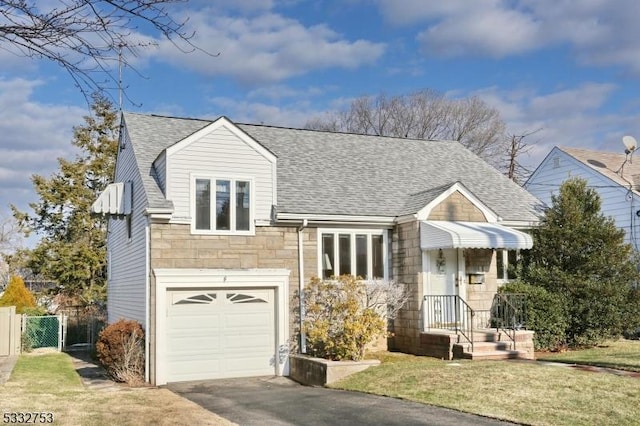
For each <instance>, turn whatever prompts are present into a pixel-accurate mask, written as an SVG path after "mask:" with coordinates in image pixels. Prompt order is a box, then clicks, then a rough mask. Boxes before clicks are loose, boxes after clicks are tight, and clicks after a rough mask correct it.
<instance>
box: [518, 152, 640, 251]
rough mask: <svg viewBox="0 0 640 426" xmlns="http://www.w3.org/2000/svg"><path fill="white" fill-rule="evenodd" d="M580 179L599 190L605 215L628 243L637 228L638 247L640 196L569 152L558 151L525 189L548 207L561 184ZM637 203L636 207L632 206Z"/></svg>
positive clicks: (551, 154)
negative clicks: (620, 230)
mask: <svg viewBox="0 0 640 426" xmlns="http://www.w3.org/2000/svg"><path fill="white" fill-rule="evenodd" d="M573 177H579V178H583V179H585V180H586V181H587V185H588V186H589V187H590V188H593V189H595V190H596V191H597V192H598V194H599V195H600V199H601V201H602V213H603V214H604V215H605V216H610V217H612V218H613V219H614V221H615V223H616V226H618V228H621V229H623V230H624V231H625V241H626V242H629V243H632V244H633V243H634V242H633V241H631V238H630V237H631V226H635V230H634V231H635V232H634V233H635V237H636V241H635V243H636V244H637V243H638V241H639V240H640V238H639V237H640V229H638V225H639V224H640V218H638V217H637V216H635V215H636V212H637V211H638V210H640V197H638V196H637V195H635V194H634V195H633V196H630V194H629V191H628V189H627V188H625V187H624V186H621V185H619V184H618V183H617V182H614V181H612V180H611V179H609V178H608V177H606V176H603V175H602V174H600V173H598V172H597V171H595V170H593V169H591V168H590V167H588V166H586V165H585V164H583V163H581V162H580V161H578V160H576V159H575V158H573V157H571V156H570V155H568V154H567V153H565V152H563V151H561V150H559V149H558V148H554V149H553V150H552V151H551V153H550V154H549V155H548V156H547V158H545V160H544V161H543V162H542V164H540V166H539V167H538V168H537V169H536V171H535V172H534V173H533V174H532V175H531V177H530V178H529V180H528V181H527V183H526V184H525V188H526V189H527V190H528V191H529V192H530V193H531V194H533V195H534V196H536V197H538V198H539V199H540V200H541V201H543V202H544V203H546V204H547V205H548V206H550V205H551V196H552V195H555V196H557V195H558V194H559V189H560V185H562V183H563V182H564V181H566V180H567V179H569V178H573ZM632 203H633V204H632Z"/></svg>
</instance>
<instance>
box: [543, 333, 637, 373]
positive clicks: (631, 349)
mask: <svg viewBox="0 0 640 426" xmlns="http://www.w3.org/2000/svg"><path fill="white" fill-rule="evenodd" d="M538 359H539V360H544V361H554V362H564V363H567V364H582V365H594V366H597V367H607V368H615V369H618V370H626V371H635V372H640V341H639V340H618V341H611V342H607V343H606V344H603V345H600V346H598V347H595V348H591V349H582V350H575V351H567V352H561V353H549V354H544V355H541V356H539V357H538Z"/></svg>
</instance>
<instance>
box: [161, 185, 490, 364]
mask: <svg viewBox="0 0 640 426" xmlns="http://www.w3.org/2000/svg"><path fill="white" fill-rule="evenodd" d="M429 220H447V221H456V220H457V221H476V222H484V221H486V218H485V216H484V214H483V213H482V211H481V210H480V209H478V208H477V207H476V206H475V205H473V203H471V201H469V200H468V199H467V198H466V197H465V196H464V195H462V194H461V193H460V192H457V191H456V192H454V193H453V194H451V195H450V196H449V197H447V198H446V199H445V200H444V201H443V202H442V203H440V204H439V205H438V206H436V207H435V208H434V209H433V210H432V211H431V214H430V215H429ZM302 237H303V249H304V276H305V281H306V282H308V280H309V279H310V278H311V277H314V276H317V275H318V270H317V252H318V245H317V228H311V227H308V228H305V229H304V230H303V231H302ZM390 238H391V265H390V266H391V278H392V279H393V280H395V281H396V282H398V283H403V284H405V285H407V286H408V289H409V291H410V300H409V302H408V303H407V305H406V306H405V308H404V309H402V310H401V312H400V313H399V315H398V317H397V318H396V319H395V321H394V324H393V337H392V338H391V339H390V340H389V347H390V348H391V349H394V350H400V351H403V352H407V353H416V354H418V353H419V352H420V346H421V343H420V335H421V333H422V331H423V330H422V297H423V296H424V295H423V282H422V281H423V274H422V270H423V266H422V249H421V248H420V222H419V221H410V222H405V223H401V224H399V225H396V226H395V227H394V228H393V230H392V231H390ZM150 240H151V241H150V257H151V260H150V268H151V277H150V286H151V289H150V297H151V300H150V302H151V306H155V297H156V293H155V279H154V276H153V269H155V268H196V269H200V268H203V269H205V268H213V269H224V268H228V269H253V268H278V269H288V270H289V271H291V273H290V276H289V289H290V300H293V297H294V296H295V294H296V292H297V290H298V282H299V281H298V232H297V227H295V226H292V227H282V226H280V227H276V226H265V227H256V234H255V236H236V235H224V236H222V235H193V234H191V231H190V226H189V225H181V224H152V226H151V230H150ZM465 255H466V258H465V262H466V263H467V264H468V265H469V266H473V265H479V264H482V265H484V266H483V267H486V268H488V271H489V273H488V274H487V276H486V278H487V279H486V281H485V283H484V284H476V285H468V286H467V289H468V291H467V298H468V299H469V300H468V301H469V303H470V304H471V306H472V307H473V308H474V309H488V306H490V303H491V299H492V298H493V294H494V293H495V291H496V289H497V284H496V266H495V256H494V255H493V251H492V250H466V251H465ZM290 307H291V308H293V306H290ZM153 312H154V311H153V309H152V310H151V324H150V326H151V328H152V331H154V329H155V318H154V316H153V315H154V314H153ZM290 318H291V324H290V328H291V333H292V334H291V335H292V336H294V335H295V334H294V330H295V324H294V323H293V322H294V321H295V320H294V318H295V315H290ZM150 336H152V339H153V336H154V333H153V332H152V333H150ZM150 343H151V345H150V347H151V348H154V342H150ZM154 359H155V353H154V352H153V349H152V353H151V360H152V362H153V360H154ZM151 371H155V369H154V368H153V366H151Z"/></svg>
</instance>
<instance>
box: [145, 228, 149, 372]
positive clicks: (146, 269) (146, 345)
mask: <svg viewBox="0 0 640 426" xmlns="http://www.w3.org/2000/svg"><path fill="white" fill-rule="evenodd" d="M144 238H145V244H144V247H145V254H144V259H145V260H144V263H145V271H144V276H145V285H144V287H145V291H144V298H145V303H144V306H145V312H144V316H145V322H146V324H145V327H144V342H145V345H144V381H145V382H147V383H149V378H150V372H149V364H150V362H149V354H150V350H149V345H150V342H149V336H150V332H149V327H150V326H151V317H150V313H151V310H150V309H149V300H150V299H151V297H150V291H151V289H150V288H149V286H150V280H149V273H150V265H149V262H151V257H150V256H149V252H150V250H149V245H150V244H151V240H150V238H149V220H147V221H146V223H145V226H144Z"/></svg>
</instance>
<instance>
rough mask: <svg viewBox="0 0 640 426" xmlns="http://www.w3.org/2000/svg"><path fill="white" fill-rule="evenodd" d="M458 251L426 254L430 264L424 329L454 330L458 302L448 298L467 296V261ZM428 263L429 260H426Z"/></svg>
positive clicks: (427, 269) (435, 251)
mask: <svg viewBox="0 0 640 426" xmlns="http://www.w3.org/2000/svg"><path fill="white" fill-rule="evenodd" d="M461 256H462V253H461V250H459V249H439V250H429V251H427V252H426V257H427V258H428V261H427V262H426V265H425V266H427V267H426V268H425V269H426V271H425V276H426V277H425V278H426V280H425V281H426V286H425V293H424V294H425V296H427V297H426V298H425V300H424V303H425V306H424V308H425V310H424V312H425V318H424V320H425V326H426V328H432V327H435V328H443V327H445V328H448V327H455V326H456V324H457V323H458V322H459V321H458V319H457V318H456V311H457V306H456V304H457V303H456V300H455V298H453V297H446V296H461V297H462V298H464V296H465V294H464V293H465V287H464V280H460V279H459V277H461V276H463V275H462V274H464V271H461V270H460V268H464V259H460V258H459V257H461ZM425 260H426V259H425Z"/></svg>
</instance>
